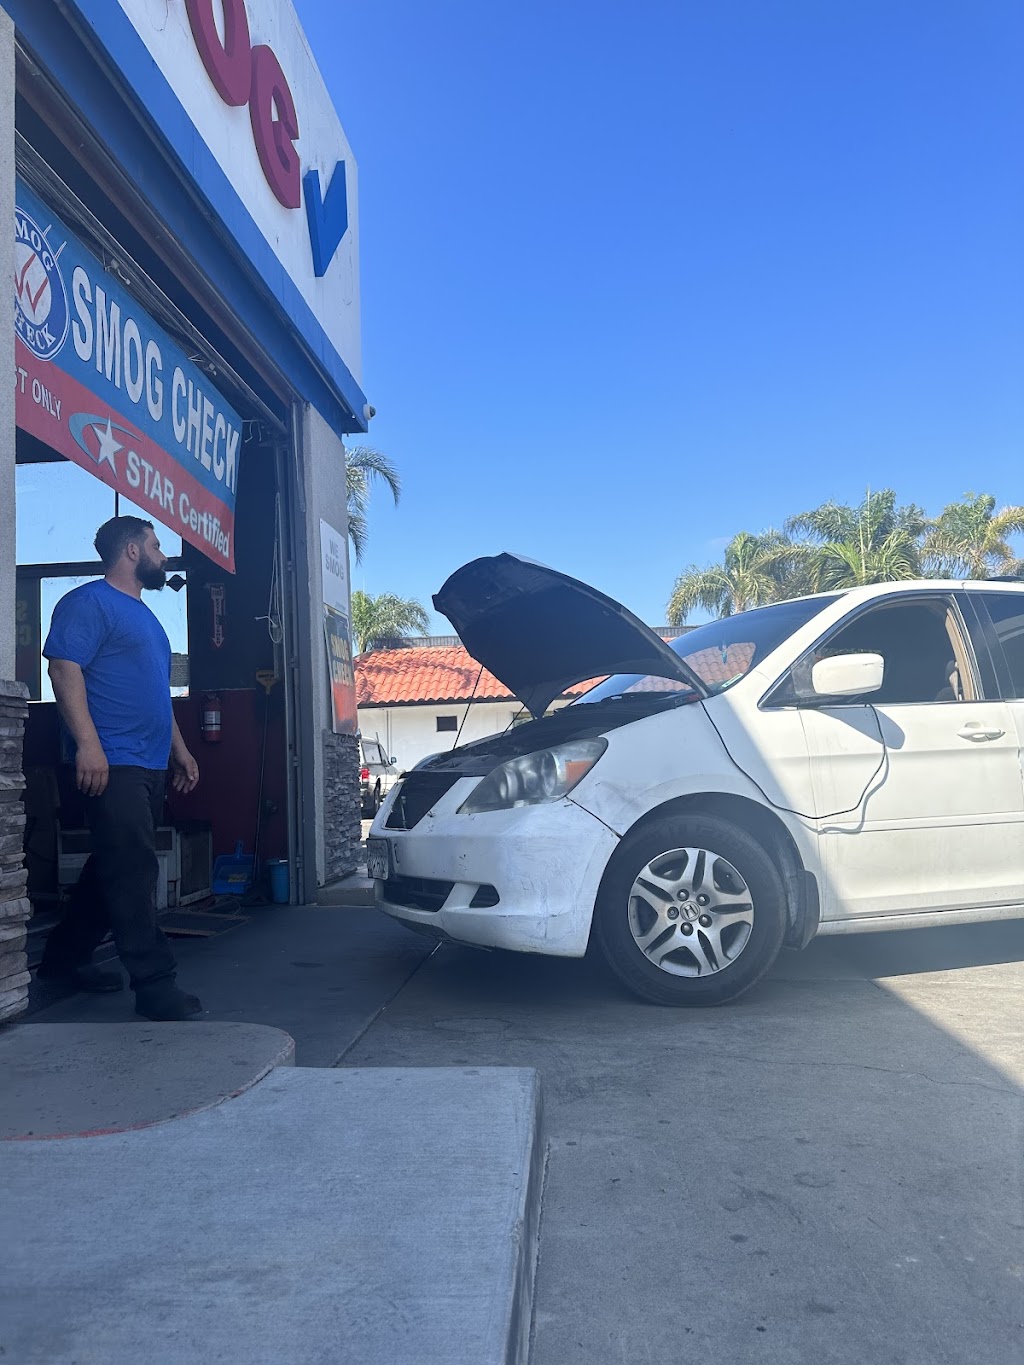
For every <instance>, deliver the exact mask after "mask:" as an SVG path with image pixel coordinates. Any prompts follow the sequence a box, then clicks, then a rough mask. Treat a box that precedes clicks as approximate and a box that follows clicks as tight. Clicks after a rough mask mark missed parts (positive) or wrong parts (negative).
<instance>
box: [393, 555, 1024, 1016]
mask: <svg viewBox="0 0 1024 1365" xmlns="http://www.w3.org/2000/svg"><path fill="white" fill-rule="evenodd" d="M434 605H435V606H436V608H437V610H438V611H440V612H443V613H444V614H445V615H446V616H448V618H449V619H450V620H451V621H452V623H453V625H454V626H455V628H456V630H457V631H458V632H459V634H460V636H461V637H462V640H463V642H464V643H465V645H466V648H467V649H468V650H469V652H470V654H472V655H473V657H474V658H476V659H478V660H479V661H480V663H482V664H483V665H484V666H485V667H486V668H488V669H489V670H490V671H491V673H493V674H494V676H495V677H497V678H499V679H501V680H502V681H503V682H505V683H506V684H507V685H508V686H509V687H510V688H511V690H512V691H513V692H514V693H515V695H516V696H517V697H518V698H519V699H520V700H521V701H522V703H523V705H524V706H526V707H527V708H528V709H529V710H530V712H531V713H532V714H533V715H534V716H535V717H539V718H538V719H535V720H533V721H531V722H529V723H527V724H525V725H521V726H517V727H516V728H514V729H511V730H509V731H508V732H507V733H505V734H503V735H499V736H492V737H490V738H487V739H484V740H480V741H478V742H476V743H474V744H467V745H464V746H462V747H461V748H458V749H455V750H453V751H451V752H450V753H446V754H437V755H434V756H433V757H432V758H429V759H425V760H424V761H423V762H422V763H420V764H418V765H417V767H416V768H415V769H414V770H413V771H411V772H409V773H407V774H405V775H404V777H403V779H402V781H401V782H399V783H398V784H397V785H396V786H395V788H394V789H393V790H392V792H391V793H390V795H389V796H388V797H387V799H386V800H385V803H384V806H383V808H382V809H381V811H380V813H379V814H378V816H377V819H376V821H375V822H374V825H373V829H372V831H371V837H370V839H369V840H368V844H367V851H368V866H369V869H370V875H371V876H373V877H374V878H375V879H376V893H375V894H376V903H377V905H378V906H379V907H380V909H381V910H383V911H385V912H386V913H387V914H389V915H392V916H394V917H395V918H397V919H400V920H402V921H403V922H404V923H406V924H409V925H411V926H413V927H416V928H418V929H421V930H423V931H425V932H428V933H431V934H434V935H435V936H437V937H440V938H447V939H452V940H456V941H458V942H463V943H472V944H479V945H483V946H487V947H496V948H511V949H516V950H519V951H522V952H533V953H546V954H558V955H563V956H568V957H578V956H582V955H583V954H584V953H585V952H586V950H587V948H588V945H589V944H590V942H591V941H592V940H593V941H594V942H595V943H596V945H597V947H598V948H599V949H600V951H601V953H602V954H603V955H604V957H605V958H606V960H607V962H608V964H609V966H610V967H611V969H612V971H613V972H615V973H616V974H617V975H618V977H619V978H620V979H621V980H622V981H623V982H624V983H625V984H626V985H627V986H628V987H629V988H630V989H631V990H633V991H634V992H635V993H636V994H638V995H640V996H641V997H643V998H645V999H647V1000H650V1001H654V1002H656V1003H660V1004H666V1005H711V1004H717V1003H720V1002H722V1001H726V1000H731V999H733V998H734V997H735V996H738V995H739V994H740V993H741V992H743V991H745V990H747V989H748V988H749V987H750V986H752V985H753V984H754V983H755V982H756V981H758V980H759V979H760V978H761V977H762V976H763V975H764V973H765V972H766V971H767V970H768V968H769V967H770V966H771V964H772V962H773V961H774V960H775V957H776V955H777V954H778V952H779V951H780V949H781V948H782V946H783V944H788V945H790V946H792V947H796V948H800V947H803V946H805V945H806V944H807V943H809V942H810V940H811V939H812V938H814V937H815V935H818V934H843V933H853V932H859V931H865V930H878V929H904V928H909V927H912V926H935V925H940V924H963V923H977V922H980V921H985V920H996V919H1008V918H1022V917H1024V779H1022V762H1021V757H1022V750H1021V742H1022V738H1024V582H1020V581H992V580H988V581H971V582H936V581H930V580H925V581H920V582H910V583H884V584H878V585H876V586H872V587H866V588H855V589H851V590H848V591H841V592H833V593H828V594H824V595H820V596H815V597H807V598H802V599H798V600H794V601H788V602H780V603H778V604H776V605H773V606H767V607H761V608H758V609H756V610H753V611H748V612H743V613H741V614H739V615H736V616H730V617H726V618H725V619H724V620H721V621H716V622H713V623H712V624H710V625H706V626H701V627H698V628H697V629H696V630H693V631H691V632H689V633H688V634H686V635H684V636H682V637H681V638H680V639H678V640H676V641H674V642H673V643H672V644H671V645H669V644H666V643H665V642H664V641H663V640H661V639H660V638H659V637H658V636H657V635H655V634H654V632H653V631H651V630H650V629H648V627H647V626H645V625H643V623H642V622H641V621H639V620H638V618H637V617H635V616H634V615H633V614H632V613H631V612H629V611H627V610H626V608H625V607H622V606H620V605H619V603H617V602H614V601H612V600H611V599H610V598H608V597H605V596H604V595H603V594H602V593H599V592H597V591H596V590H595V589H593V588H590V587H588V586H587V585H586V584H583V583H580V582H578V581H576V580H575V579H572V578H568V577H567V576H565V575H564V574H559V573H557V572H555V571H554V570H552V569H546V568H543V567H542V566H540V565H536V564H531V563H529V562H528V561H525V560H521V559H518V558H516V557H514V556H512V555H499V556H496V557H494V558H488V559H481V560H476V561H474V562H473V563H471V564H468V565H466V566H465V567H464V568H462V569H460V570H459V571H458V572H456V573H455V574H453V575H452V577H451V578H450V579H449V580H448V582H447V583H446V584H445V586H444V587H443V588H442V590H441V592H440V593H439V594H438V595H437V596H436V597H435V599H434ZM606 674H611V675H613V676H611V677H609V678H608V679H607V681H605V682H603V683H601V684H600V685H598V686H597V687H595V688H593V689H592V690H591V691H590V692H588V693H586V694H585V695H584V696H583V697H582V698H581V699H580V700H579V701H577V702H574V703H573V704H572V705H571V706H569V707H566V708H565V709H564V710H562V711H559V712H557V713H556V714H554V715H550V716H545V715H544V712H545V710H546V709H547V707H548V705H549V703H550V701H551V699H552V697H555V696H557V695H559V694H560V693H561V692H563V691H564V690H565V688H566V687H567V686H569V685H570V684H572V683H574V682H578V681H579V680H580V679H585V678H595V677H601V676H604V675H606Z"/></svg>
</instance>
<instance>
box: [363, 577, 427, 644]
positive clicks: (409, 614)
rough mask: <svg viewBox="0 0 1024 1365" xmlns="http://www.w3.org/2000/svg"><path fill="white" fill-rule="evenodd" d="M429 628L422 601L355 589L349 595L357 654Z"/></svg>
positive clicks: (423, 631) (425, 631)
mask: <svg viewBox="0 0 1024 1365" xmlns="http://www.w3.org/2000/svg"><path fill="white" fill-rule="evenodd" d="M429 627H430V618H429V617H428V616H427V613H426V610H425V609H424V607H423V603H422V602H417V601H416V599H415V598H414V597H396V596H395V594H394V593H392V592H382V593H380V594H379V596H377V597H371V596H370V594H369V593H367V592H361V591H360V590H359V589H358V588H357V589H356V590H355V592H354V593H353V594H352V635H353V638H354V639H355V642H356V653H357V654H365V653H367V651H368V650H371V649H379V648H380V647H381V646H382V645H384V644H387V643H390V642H392V641H395V640H404V639H406V638H407V637H408V636H409V635H416V634H419V635H425V634H426V633H427V630H428V629H429Z"/></svg>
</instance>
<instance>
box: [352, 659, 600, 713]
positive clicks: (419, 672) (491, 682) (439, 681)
mask: <svg viewBox="0 0 1024 1365" xmlns="http://www.w3.org/2000/svg"><path fill="white" fill-rule="evenodd" d="M355 674H356V703H357V705H359V706H409V705H411V704H413V703H415V702H420V703H424V702H456V701H469V699H470V698H471V697H473V696H474V695H475V697H476V699H477V700H478V701H479V700H483V701H514V700H515V698H514V697H513V696H512V693H511V692H510V691H509V690H508V688H507V687H505V685H504V684H503V683H500V682H498V680H497V678H495V677H493V676H492V675H491V674H490V673H488V672H487V670H486V669H485V670H484V672H483V674H480V665H479V664H478V663H477V662H476V660H475V659H471V658H470V656H469V655H468V654H467V653H466V651H465V650H464V649H463V648H462V646H461V645H457V646H454V647H453V646H438V645H432V646H426V647H417V646H410V647H409V648H407V649H378V650H373V651H372V653H370V654H360V655H359V656H358V657H357V658H356V660H355ZM478 675H479V677H480V681H479V684H478V683H477V677H478ZM592 686H593V683H592V682H582V683H577V684H576V686H575V687H570V688H569V689H568V691H567V692H566V693H565V695H566V696H567V697H578V696H580V695H581V694H582V693H584V692H586V691H587V689H588V688H590V687H592ZM474 688H475V689H476V690H475V693H474Z"/></svg>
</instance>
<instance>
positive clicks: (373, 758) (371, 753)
mask: <svg viewBox="0 0 1024 1365" xmlns="http://www.w3.org/2000/svg"><path fill="white" fill-rule="evenodd" d="M363 762H364V763H368V764H375V763H376V764H379V763H386V762H387V759H386V758H385V757H384V753H383V751H382V749H381V747H380V745H379V744H377V743H375V742H374V741H373V740H363Z"/></svg>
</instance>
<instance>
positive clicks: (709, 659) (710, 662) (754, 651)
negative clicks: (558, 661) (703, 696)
mask: <svg viewBox="0 0 1024 1365" xmlns="http://www.w3.org/2000/svg"><path fill="white" fill-rule="evenodd" d="M835 601H836V595H835V594H832V595H830V596H821V597H802V598H797V599H795V600H793V601H792V602H777V603H775V604H773V605H772V606H770V607H757V608H755V609H754V610H753V611H743V612H738V613H737V614H736V615H735V616H725V617H723V618H722V620H720V621H712V622H710V623H709V624H708V625H706V626H697V628H696V629H695V630H690V631H687V632H686V634H685V635H681V636H680V637H679V638H678V639H677V640H671V641H670V642H669V647H670V648H671V649H674V650H675V652H676V653H677V654H678V655H679V657H680V658H681V659H682V660H683V662H684V663H686V664H688V665H689V667H690V670H691V671H692V672H693V673H696V675H697V677H698V678H700V680H701V682H702V683H705V684H706V685H707V687H708V689H709V690H710V691H711V692H724V691H725V690H726V689H727V688H729V687H732V686H733V684H734V683H737V682H739V680H740V678H742V677H743V675H744V674H745V673H746V672H748V670H749V669H751V668H753V667H754V666H755V665H756V664H758V663H760V661H761V660H762V659H764V658H766V657H767V655H769V654H771V653H772V651H773V650H776V649H778V647H779V645H781V644H782V642H783V640H785V639H787V638H788V637H789V636H790V635H792V634H793V632H794V631H796V630H799V629H800V627H801V626H805V625H806V624H807V622H808V621H810V620H812V619H813V618H814V617H815V616H817V615H818V613H819V612H821V611H824V609H825V608H826V607H827V606H829V605H830V604H831V603H832V602H835ZM690 691H691V689H689V688H687V687H686V684H685V683H680V682H679V681H678V679H675V678H658V677H654V676H651V675H650V674H646V675H645V674H639V673H618V674H616V675H615V676H614V677H612V678H608V679H606V681H605V682H603V683H600V684H599V685H598V686H597V687H595V688H593V689H592V690H591V691H590V692H588V693H586V695H585V696H583V697H581V698H580V699H579V700H578V701H577V702H575V703H574V705H576V706H580V705H586V704H587V703H588V702H599V701H604V700H606V699H607V698H608V697H616V696H625V695H628V694H633V693H641V692H690Z"/></svg>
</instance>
